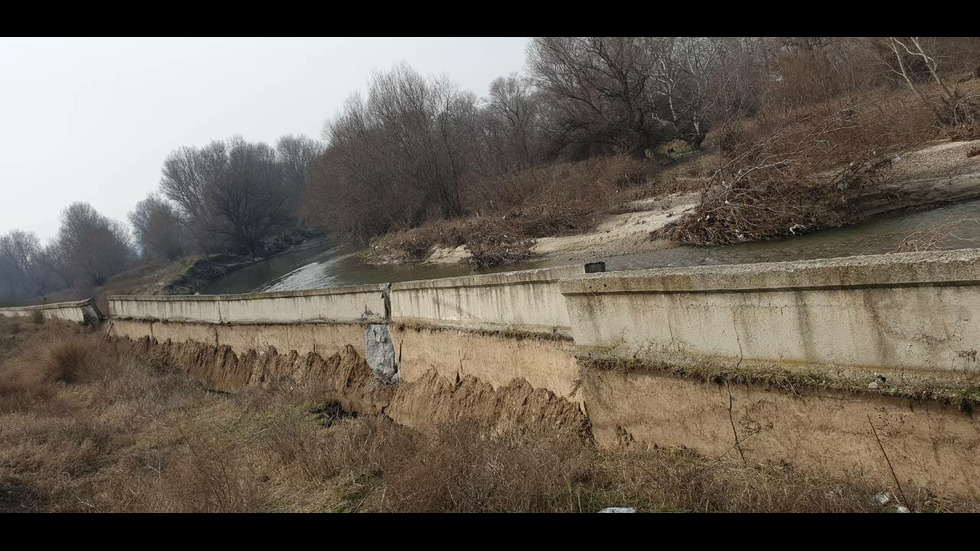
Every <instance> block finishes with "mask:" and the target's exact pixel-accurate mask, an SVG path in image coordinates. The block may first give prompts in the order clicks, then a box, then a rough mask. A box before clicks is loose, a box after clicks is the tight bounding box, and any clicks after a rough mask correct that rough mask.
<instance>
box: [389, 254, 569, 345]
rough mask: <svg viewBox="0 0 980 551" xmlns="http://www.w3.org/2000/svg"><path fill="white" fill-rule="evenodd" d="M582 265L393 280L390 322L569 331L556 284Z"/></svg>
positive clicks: (447, 326)
mask: <svg viewBox="0 0 980 551" xmlns="http://www.w3.org/2000/svg"><path fill="white" fill-rule="evenodd" d="M583 273H584V272H583V268H582V267H581V266H563V267H560V268H544V269H539V270H526V271H520V272H506V273H499V274H486V275H478V276H467V277H451V278H445V279H431V280H424V281H409V282H407V283H395V284H393V285H392V287H391V308H392V311H391V321H392V322H393V323H398V324H419V325H426V326H435V327H443V328H458V329H468V330H474V329H475V330H489V331H510V332H524V333H546V334H553V333H558V334H562V335H568V334H569V331H570V329H571V327H570V324H569V321H568V313H567V311H566V309H565V299H564V298H563V297H562V295H561V291H560V290H559V286H558V282H559V281H560V280H561V279H563V278H568V277H573V276H576V275H581V274H583Z"/></svg>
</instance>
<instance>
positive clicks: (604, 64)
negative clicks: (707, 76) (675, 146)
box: [528, 36, 662, 158]
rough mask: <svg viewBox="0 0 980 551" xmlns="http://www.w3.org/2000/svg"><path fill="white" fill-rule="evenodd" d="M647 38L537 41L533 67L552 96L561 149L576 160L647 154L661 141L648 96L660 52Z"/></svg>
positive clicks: (530, 53)
mask: <svg viewBox="0 0 980 551" xmlns="http://www.w3.org/2000/svg"><path fill="white" fill-rule="evenodd" d="M651 46H652V44H651V40H650V39H648V38H644V37H595V36H589V37H537V38H534V39H533V41H532V42H531V45H530V46H529V48H528V65H529V67H530V70H531V75H532V76H533V78H534V79H535V82H536V84H537V85H538V86H539V87H540V88H541V89H542V90H543V91H544V92H545V94H546V97H547V98H548V100H549V101H548V103H549V105H548V107H549V109H548V113H549V115H550V117H549V118H550V120H551V121H552V123H553V125H552V128H551V132H550V133H551V137H552V139H553V140H555V142H554V143H555V144H556V146H557V148H559V149H560V150H564V151H566V152H567V154H568V155H570V156H572V157H579V158H583V157H588V156H590V155H594V154H598V153H605V152H613V151H619V152H626V153H630V154H633V155H642V154H643V153H644V151H645V150H646V149H648V148H651V147H655V146H656V145H657V144H658V143H659V142H660V140H661V139H662V136H661V132H660V130H659V128H658V125H657V124H656V121H655V120H654V118H653V117H652V111H653V109H654V106H653V105H652V104H651V101H650V99H651V94H650V93H649V89H648V88H649V86H650V79H651V78H652V76H653V72H654V69H655V62H656V59H655V49H654V48H652V47H651Z"/></svg>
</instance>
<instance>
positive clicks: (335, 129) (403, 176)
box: [307, 65, 479, 238]
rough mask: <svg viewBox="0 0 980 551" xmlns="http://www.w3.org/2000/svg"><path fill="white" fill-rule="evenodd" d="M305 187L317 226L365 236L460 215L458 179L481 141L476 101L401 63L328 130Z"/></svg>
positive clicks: (376, 78) (353, 101)
mask: <svg viewBox="0 0 980 551" xmlns="http://www.w3.org/2000/svg"><path fill="white" fill-rule="evenodd" d="M325 136H326V138H327V141H328V147H327V149H326V151H325V152H324V153H323V155H322V156H321V157H320V159H319V161H318V162H317V163H316V165H315V167H314V171H313V175H314V178H313V181H311V182H310V184H309V185H308V186H307V197H309V198H310V199H311V201H310V202H311V203H312V205H311V206H310V208H309V211H310V216H311V217H312V218H315V219H317V220H319V224H320V225H321V226H327V227H329V228H332V229H334V230H338V231H344V232H350V233H351V234H353V236H356V237H360V238H366V237H371V236H374V235H379V234H380V233H384V232H385V231H388V230H390V229H392V228H397V227H404V226H411V225H416V224H419V223H421V222H422V221H424V220H425V219H427V218H429V217H447V218H448V217H455V216H459V215H460V214H462V213H463V201H462V197H461V194H460V189H461V183H460V182H461V179H462V178H464V176H465V175H466V174H467V173H468V172H470V171H471V170H472V168H473V166H472V165H473V164H474V159H475V158H476V157H477V155H476V152H475V151H474V147H476V145H477V143H478V141H479V140H478V138H479V124H478V112H477V108H476V97H475V96H474V95H473V94H471V93H467V92H464V91H462V90H460V89H459V88H458V87H457V86H456V85H455V84H454V83H452V82H451V81H448V80H446V79H426V78H424V77H422V76H421V75H419V74H418V73H417V72H415V71H414V70H412V69H411V68H410V67H408V66H405V65H400V66H396V67H395V68H393V69H392V70H390V71H388V72H384V73H377V74H375V75H374V76H373V78H372V80H371V83H370V86H369V89H368V94H367V97H366V98H361V97H360V96H357V95H355V96H352V97H351V98H350V99H349V100H348V101H347V103H346V104H345V107H344V110H343V112H342V113H341V114H340V115H338V116H337V117H335V118H334V119H333V120H331V121H329V122H328V123H327V125H326V130H325Z"/></svg>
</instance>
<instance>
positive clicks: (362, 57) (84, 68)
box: [0, 38, 527, 241]
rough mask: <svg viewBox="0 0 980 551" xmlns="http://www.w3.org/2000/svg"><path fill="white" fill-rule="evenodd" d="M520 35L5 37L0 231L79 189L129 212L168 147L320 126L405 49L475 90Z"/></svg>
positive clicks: (521, 44) (100, 203)
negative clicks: (458, 36)
mask: <svg viewBox="0 0 980 551" xmlns="http://www.w3.org/2000/svg"><path fill="white" fill-rule="evenodd" d="M526 45H527V39H525V38H282V39H278V38H251V39H246V38H70V39H59V38H0V234H4V233H7V232H8V231H10V230H12V229H23V230H30V231H34V232H37V234H38V235H39V236H40V237H41V238H42V239H43V240H45V241H46V240H48V239H49V238H51V237H53V236H54V235H55V234H56V233H57V231H58V216H59V214H60V212H61V211H62V210H63V209H64V208H65V207H66V206H68V205H69V204H71V203H72V202H74V201H86V202H88V203H91V204H92V206H94V207H95V208H96V209H97V210H98V211H99V212H101V213H103V214H105V215H107V216H110V217H111V218H115V219H117V220H120V221H123V222H127V219H126V216H127V214H128V213H129V212H130V211H131V210H132V209H133V207H134V205H135V204H136V202H137V201H140V200H141V199H143V198H144V197H146V195H147V194H148V193H150V192H151V191H156V190H157V187H158V184H159V181H160V168H161V166H162V164H163V160H164V158H165V157H166V156H167V154H168V153H170V152H171V151H173V150H174V149H176V148H178V147H180V146H184V145H189V146H201V145H204V144H206V143H207V142H209V141H211V140H212V139H224V138H228V137H231V136H234V135H241V136H243V137H244V138H245V139H246V140H249V141H265V142H269V143H274V142H275V141H276V140H277V139H278V138H279V137H280V136H283V135H286V134H294V135H295V134H303V135H307V136H310V137H315V138H318V139H320V138H322V131H323V124H324V122H325V121H326V120H327V119H328V118H330V117H332V116H334V115H335V114H337V113H338V112H339V111H340V109H341V108H342V106H343V102H344V100H345V99H346V98H347V97H348V96H349V95H350V94H351V93H353V92H355V91H364V90H365V89H366V87H367V82H368V80H369V79H370V76H371V72H372V71H373V70H385V69H389V68H391V67H392V66H393V65H395V64H397V63H400V62H402V61H405V62H407V63H408V64H410V65H411V66H412V67H414V68H415V69H416V70H418V71H419V72H421V73H422V74H424V75H431V76H443V75H446V76H450V77H452V78H453V79H455V80H456V82H458V83H459V84H460V85H461V86H462V87H463V88H466V89H469V90H472V91H474V92H476V93H477V94H478V95H480V96H484V95H486V93H487V89H488V88H489V85H490V82H491V81H492V80H493V79H494V78H496V77H498V76H501V75H507V74H510V73H513V72H522V71H523V70H524V66H525V65H524V60H525V57H524V53H525V47H526Z"/></svg>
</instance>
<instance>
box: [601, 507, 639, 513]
mask: <svg viewBox="0 0 980 551" xmlns="http://www.w3.org/2000/svg"><path fill="white" fill-rule="evenodd" d="M599 512H600V513H635V512H636V508H635V507H606V508H605V509H603V510H601V511H599Z"/></svg>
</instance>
